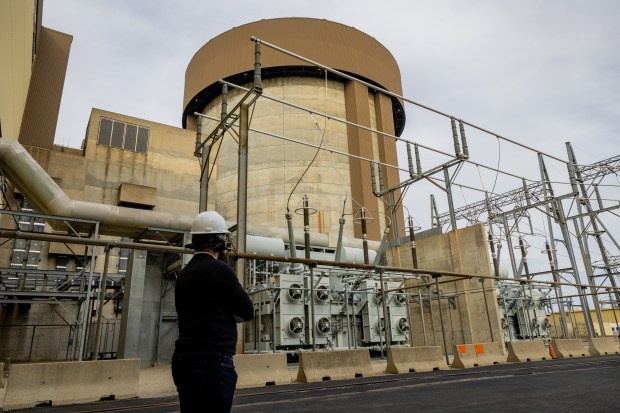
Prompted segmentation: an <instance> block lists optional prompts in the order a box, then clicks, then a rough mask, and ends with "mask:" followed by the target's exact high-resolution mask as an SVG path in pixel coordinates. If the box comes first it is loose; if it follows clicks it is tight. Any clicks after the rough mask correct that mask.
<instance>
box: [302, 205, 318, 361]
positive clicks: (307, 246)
mask: <svg viewBox="0 0 620 413" xmlns="http://www.w3.org/2000/svg"><path fill="white" fill-rule="evenodd" d="M303 210H304V251H305V256H306V259H307V260H309V259H310V208H309V205H308V195H304V198H303ZM314 267H315V266H314V265H312V264H310V335H311V337H312V351H316V331H315V330H316V329H315V326H314Z"/></svg>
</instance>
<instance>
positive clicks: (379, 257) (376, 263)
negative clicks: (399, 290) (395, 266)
mask: <svg viewBox="0 0 620 413" xmlns="http://www.w3.org/2000/svg"><path fill="white" fill-rule="evenodd" d="M389 234H390V227H386V228H385V230H384V231H383V238H381V246H379V250H378V251H377V255H376V256H375V261H374V262H373V264H372V265H374V266H379V265H381V262H382V261H383V256H384V254H385V251H386V250H387V247H388V236H389ZM379 271H380V272H381V268H379ZM381 276H382V277H383V275H381Z"/></svg>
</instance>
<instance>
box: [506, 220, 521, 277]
mask: <svg viewBox="0 0 620 413" xmlns="http://www.w3.org/2000/svg"><path fill="white" fill-rule="evenodd" d="M502 218H503V223H504V232H505V233H506V244H507V245H508V255H510V265H511V266H512V276H513V277H514V278H517V275H518V271H517V263H516V260H515V253H514V249H513V247H512V238H511V237H510V227H509V226H508V219H507V218H506V215H504V216H503V217H502Z"/></svg>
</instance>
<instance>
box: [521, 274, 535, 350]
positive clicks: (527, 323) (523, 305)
mask: <svg viewBox="0 0 620 413" xmlns="http://www.w3.org/2000/svg"><path fill="white" fill-rule="evenodd" d="M521 294H523V297H522V298H521V312H522V313H523V319H524V320H525V327H526V331H527V334H528V336H529V338H530V340H533V339H534V337H532V328H531V327H532V326H531V323H532V319H531V318H530V317H531V316H530V306H529V302H528V300H527V295H526V293H525V283H521ZM526 304H527V308H526Z"/></svg>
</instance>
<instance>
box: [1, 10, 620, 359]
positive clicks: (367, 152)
mask: <svg viewBox="0 0 620 413" xmlns="http://www.w3.org/2000/svg"><path fill="white" fill-rule="evenodd" d="M33 12H35V13H36V10H34V11H33ZM43 32H44V33H45V30H43ZM308 32H312V33H316V37H315V38H314V40H312V41H310V40H309V39H308V38H307V37H305V36H304V35H303V33H308ZM54 35H55V36H59V35H58V34H54ZM60 37H61V38H64V37H62V36H60ZM35 39H38V37H37V36H35ZM65 40H66V38H65ZM48 44H49V43H48ZM54 44H55V45H56V46H58V45H59V44H60V43H59V42H56V43H54ZM65 46H66V45H65ZM41 47H43V46H41ZM62 50H64V52H63V53H60V52H58V50H57V53H55V54H54V53H52V54H51V55H50V54H47V55H46V54H44V53H43V52H40V53H39V55H38V56H36V59H35V66H37V65H38V66H39V67H40V66H43V67H45V65H46V64H47V65H52V66H54V67H56V66H58V64H59V63H58V61H57V60H55V58H58V57H59V56H61V57H62V56H65V57H66V55H67V53H68V51H67V50H65V49H64V48H63V49H62ZM50 56H51V57H50ZM40 62H41V63H40ZM65 63H66V62H65ZM44 74H45V71H41V70H39V71H37V70H35V71H33V80H36V77H37V76H44ZM60 83H61V84H60V85H57V86H58V87H60V89H62V82H60ZM44 92H45V91H43V92H41V91H39V90H38V89H37V88H35V87H32V88H31V92H29V93H28V96H27V99H32V100H33V101H34V102H36V101H38V100H39V99H42V95H41V93H44ZM48 103H49V102H48ZM57 103H59V100H58V101H57ZM28 107H29V106H28V105H26V108H28ZM405 109H407V110H412V111H425V112H429V113H432V114H434V115H436V116H437V117H439V118H441V119H442V121H445V122H444V126H445V130H441V131H439V132H438V134H437V136H434V137H433V142H432V143H431V144H428V143H426V142H421V141H419V140H418V139H416V137H415V135H413V134H412V135H409V133H408V132H407V129H405ZM35 113H36V111H35V110H34V109H33V111H32V113H30V112H28V110H26V111H25V113H24V115H23V121H22V124H23V125H30V123H29V122H32V119H33V118H32V116H34V114H35ZM3 119H4V117H3ZM4 124H5V123H4V121H3V125H4ZM182 124H183V127H184V129H179V128H173V127H169V126H166V125H160V124H157V123H155V122H150V121H146V120H143V119H137V118H132V117H129V116H126V115H122V114H117V113H113V112H109V111H104V110H100V109H94V110H93V112H92V114H91V119H90V121H89V126H88V131H87V134H86V137H85V140H84V143H83V145H82V148H81V149H79V150H78V149H71V148H62V147H58V146H56V145H54V144H53V138H54V136H53V129H54V128H53V127H52V128H51V131H50V130H49V124H44V125H42V126H41V125H39V126H41V128H40V129H38V130H37V131H36V133H38V134H39V135H37V136H36V138H37V139H34V138H32V135H28V134H26V132H28V131H29V132H28V133H33V132H32V131H31V129H28V128H26V129H23V131H26V132H23V133H22V132H21V131H18V132H17V133H16V135H15V136H12V137H10V136H7V135H6V134H3V136H2V141H1V142H0V168H1V169H2V173H3V175H2V186H1V188H2V195H3V196H2V202H3V204H2V205H3V210H2V211H0V213H1V220H0V223H1V224H2V228H1V229H0V236H1V237H2V238H3V244H2V248H1V249H0V252H1V256H0V258H1V263H0V267H1V268H0V304H1V305H2V307H1V308H0V331H1V332H2V339H0V357H8V358H11V359H13V360H14V361H24V362H26V361H49V360H84V359H97V358H133V357H136V358H140V359H141V362H142V365H152V364H157V363H161V362H166V361H169V360H170V357H171V354H172V348H173V343H174V340H175V339H176V314H175V311H174V302H173V294H172V292H173V290H174V281H175V277H176V274H177V273H178V271H179V270H180V269H181V268H182V267H183V265H184V264H185V262H186V261H187V260H188V258H189V254H190V253H191V251H189V250H187V249H185V248H184V245H186V243H187V242H188V233H189V227H190V223H191V218H192V216H193V215H194V214H195V213H197V212H198V211H200V210H205V209H215V210H217V211H218V212H220V213H222V214H223V216H224V217H225V218H226V219H227V220H228V222H229V224H230V226H231V230H232V232H233V236H234V238H233V245H234V251H232V253H231V255H232V256H235V257H236V258H237V260H236V261H235V263H234V264H233V265H235V267H236V270H237V274H238V276H239V278H240V279H241V280H242V282H243V283H244V285H245V287H246V289H247V290H248V292H249V293H250V294H251V296H252V299H253V302H254V307H255V317H254V320H253V321H252V322H250V323H247V324H246V325H244V326H243V333H244V334H242V335H241V336H242V341H241V342H240V343H238V353H277V352H286V353H288V354H291V355H296V354H299V353H300V352H305V351H317V350H333V349H357V348H369V349H372V350H376V351H377V352H379V353H382V352H383V351H385V350H386V349H388V348H390V347H419V346H424V347H426V346H437V347H439V348H441V350H442V352H443V354H444V355H445V357H446V360H447V358H448V354H450V353H452V352H454V349H455V348H456V347H455V346H457V345H459V344H469V343H477V342H494V343H500V344H501V346H502V349H503V345H504V342H508V341H518V340H545V341H547V340H549V339H550V338H569V337H570V335H571V334H572V335H574V336H575V337H576V336H577V335H578V333H579V332H581V333H579V334H583V335H584V336H583V337H595V336H597V335H601V336H605V335H609V334H611V329H610V328H611V327H612V326H614V325H615V326H616V328H617V326H618V320H617V318H620V312H619V311H618V304H619V302H620V300H619V296H620V290H619V289H618V280H619V279H618V266H619V265H620V261H619V260H618V257H619V256H620V246H619V244H618V242H617V241H616V238H615V230H616V229H617V228H616V225H617V224H616V223H614V222H613V221H614V220H613V217H617V215H616V212H615V210H616V209H618V208H620V206H619V204H618V194H617V189H616V186H613V185H611V184H609V182H608V180H609V178H610V177H613V176H615V174H616V173H617V172H618V171H619V170H620V163H619V159H620V158H619V157H618V156H615V157H611V158H608V159H605V160H602V161H600V162H596V163H594V164H590V165H581V164H579V163H578V161H577V157H576V154H575V151H574V150H573V148H572V147H571V145H570V144H567V145H566V151H567V154H566V157H564V156H562V155H559V154H554V155H550V154H547V153H544V152H542V151H538V150H536V149H533V148H530V147H527V146H525V145H523V144H521V143H519V142H517V141H515V140H513V139H510V138H507V137H504V136H501V135H499V134H497V133H493V132H490V131H488V130H486V129H484V128H482V127H480V126H477V125H475V124H473V123H471V122H468V121H466V120H462V119H459V118H457V117H455V116H452V115H449V114H445V113H443V112H441V111H439V110H436V109H433V108H429V107H427V106H425V105H423V104H420V103H418V102H416V101H413V100H411V99H408V98H407V97H405V96H402V87H401V84H400V72H399V69H398V65H397V64H396V61H395V59H394V58H393V56H392V55H391V54H390V53H389V51H387V49H385V48H384V47H383V46H382V45H381V44H380V43H379V42H377V41H376V40H375V39H373V38H371V37H370V36H368V35H366V34H364V33H362V32H360V31H359V30H356V29H354V28H351V27H348V26H344V25H341V24H338V23H334V22H329V21H325V20H318V19H301V18H290V19H273V20H262V21H260V22H254V23H250V24H247V25H244V26H241V27H237V28H235V29H232V30H230V31H228V32H226V33H223V34H221V35H220V36H218V37H216V38H214V39H212V40H211V41H209V42H208V43H207V44H205V46H204V47H203V48H201V49H200V50H199V51H198V52H197V53H196V55H195V56H194V58H193V59H192V60H191V61H190V63H189V65H188V68H187V72H186V84H185V97H184V107H183V117H182ZM37 125H38V124H37ZM45 127H48V129H47V130H46V129H45ZM54 127H55V124H54ZM17 129H19V128H17ZM489 136H490V137H491V138H492V139H494V140H496V141H497V142H503V143H504V144H507V145H513V146H515V147H517V148H519V149H520V150H524V151H525V153H527V154H529V155H530V156H531V157H532V158H533V160H532V162H533V164H534V165H535V168H534V169H533V170H535V171H536V176H534V175H529V174H519V173H517V172H514V171H510V170H503V169H502V168H500V165H497V166H489V165H488V164H487V163H485V159H484V157H480V158H479V157H478V155H477V152H476V151H477V150H478V149H479V146H480V145H484V143H482V144H481V143H480V142H481V141H482V142H484V139H488V137H489ZM16 137H17V138H18V139H11V138H16ZM498 145H499V143H498ZM445 146H448V147H449V149H445ZM399 156H400V159H399ZM196 158H198V160H199V162H198V164H199V166H198V165H197V162H196ZM549 162H553V163H554V166H557V165H558V164H559V165H561V168H562V170H561V172H559V173H558V172H557V170H558V168H556V169H554V170H553V172H554V173H555V175H553V176H551V175H550V172H549V169H548V167H547V163H549ZM403 165H404V166H403ZM472 170H473V171H474V172H479V171H480V170H484V171H490V172H491V173H492V174H494V175H495V183H496V184H499V185H497V188H500V187H502V188H504V187H509V186H507V185H509V184H506V183H505V182H504V181H503V179H504V178H507V179H509V180H510V181H509V182H514V181H516V182H518V185H517V187H516V189H512V190H509V191H507V192H504V193H498V192H499V191H495V187H496V185H495V184H494V185H493V189H491V190H488V189H487V188H485V185H484V182H482V181H483V179H482V176H480V180H481V187H477V186H476V184H475V183H474V182H475V180H474V179H472V178H471V172H472ZM530 170H532V168H530V169H529V170H528V172H529V171H530ZM556 175H557V176H556ZM461 177H462V178H463V180H462V181H461ZM500 177H501V179H500ZM424 182H432V183H433V185H434V187H435V188H437V187H438V188H439V189H438V191H433V192H432V193H430V194H429V195H430V205H431V207H430V210H429V214H428V215H430V225H428V226H426V227H425V228H421V226H422V225H419V222H420V221H423V220H424V217H422V216H420V215H418V216H415V215H416V214H415V212H414V213H413V214H412V213H408V214H407V215H408V216H407V217H405V212H404V211H405V210H409V211H416V210H417V205H416V204H418V203H419V202H420V199H419V197H420V196H419V195H417V194H416V195H415V198H412V197H413V195H411V193H412V192H413V191H411V190H410V189H411V188H413V187H415V186H416V185H421V184H422V183H424ZM456 189H459V190H461V191H462V190H467V191H471V192H472V193H475V194H476V197H477V198H478V199H479V200H478V201H477V202H474V203H466V204H465V205H463V206H460V207H459V206H458V205H457V204H458V202H457V197H456ZM440 196H441V198H440ZM424 203H425V204H426V203H427V201H426V200H425V201H424ZM438 205H446V208H447V210H448V211H447V212H443V213H439V208H438ZM610 217H611V218H612V219H611V220H610V219H609V218H610ZM405 218H406V219H405ZM539 222H543V223H544V225H543V227H540V225H539ZM536 248H538V249H539V250H540V252H541V254H538V256H537V257H538V259H536V257H533V255H534V254H532V251H534V250H535V249H536ZM560 249H562V253H560V252H559V250H560ZM504 251H506V252H504ZM541 257H542V259H541ZM575 307H578V308H579V309H580V310H581V312H582V314H583V318H584V321H583V327H584V328H583V329H580V328H575V326H572V328H569V324H576V323H575V321H574V320H575V318H574V310H575ZM604 310H611V316H612V317H613V319H605V318H604V317H603V314H604V313H605V314H609V311H604ZM556 314H557V317H556V316H555V315H556Z"/></svg>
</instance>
